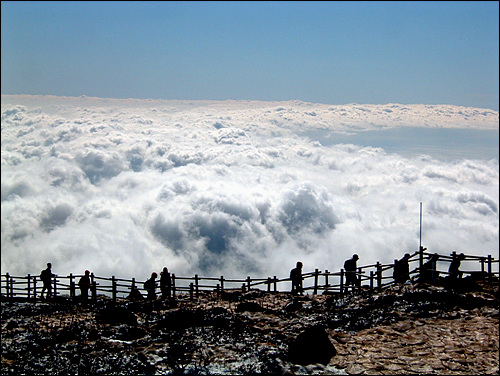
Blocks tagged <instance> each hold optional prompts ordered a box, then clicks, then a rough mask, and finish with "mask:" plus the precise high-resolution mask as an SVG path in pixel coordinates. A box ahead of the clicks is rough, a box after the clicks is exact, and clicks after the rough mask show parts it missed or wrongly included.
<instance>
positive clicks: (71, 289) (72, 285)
mask: <svg viewBox="0 0 500 376" xmlns="http://www.w3.org/2000/svg"><path fill="white" fill-rule="evenodd" d="M75 295H76V294H75V283H74V282H73V273H69V296H70V298H72V299H74V298H75Z"/></svg>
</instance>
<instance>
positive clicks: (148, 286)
mask: <svg viewBox="0 0 500 376" xmlns="http://www.w3.org/2000/svg"><path fill="white" fill-rule="evenodd" d="M157 276H158V274H156V273H155V272H153V273H151V278H149V279H148V280H147V281H146V282H144V289H145V290H146V291H147V292H148V299H149V300H156V277H157Z"/></svg>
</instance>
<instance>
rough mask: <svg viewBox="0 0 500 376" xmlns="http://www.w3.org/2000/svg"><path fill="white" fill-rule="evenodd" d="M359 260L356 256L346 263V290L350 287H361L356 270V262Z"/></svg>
mask: <svg viewBox="0 0 500 376" xmlns="http://www.w3.org/2000/svg"><path fill="white" fill-rule="evenodd" d="M358 260H359V256H358V255H356V254H354V255H353V256H352V258H350V259H349V260H346V261H345V262H344V269H345V290H346V291H347V287H348V286H349V285H353V286H359V279H358V277H357V275H356V269H357V268H358V267H357V265H356V262H357V261H358Z"/></svg>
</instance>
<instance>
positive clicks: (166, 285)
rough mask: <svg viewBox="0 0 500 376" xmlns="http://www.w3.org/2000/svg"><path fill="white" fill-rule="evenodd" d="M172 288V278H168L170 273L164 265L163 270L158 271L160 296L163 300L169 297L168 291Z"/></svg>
mask: <svg viewBox="0 0 500 376" xmlns="http://www.w3.org/2000/svg"><path fill="white" fill-rule="evenodd" d="M171 289H172V280H171V278H170V273H169V272H168V268H167V267H166V266H165V267H164V268H163V271H162V272H161V273H160V290H161V298H162V299H163V300H166V299H170V292H171Z"/></svg>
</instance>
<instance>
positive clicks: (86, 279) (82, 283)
mask: <svg viewBox="0 0 500 376" xmlns="http://www.w3.org/2000/svg"><path fill="white" fill-rule="evenodd" d="M78 287H80V297H81V299H82V302H84V303H86V302H87V300H88V298H89V289H90V271H88V270H85V275H84V276H82V278H80V280H79V281H78Z"/></svg>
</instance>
